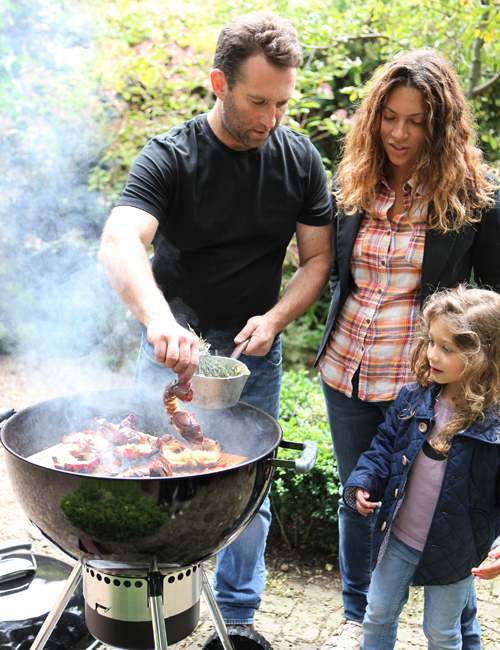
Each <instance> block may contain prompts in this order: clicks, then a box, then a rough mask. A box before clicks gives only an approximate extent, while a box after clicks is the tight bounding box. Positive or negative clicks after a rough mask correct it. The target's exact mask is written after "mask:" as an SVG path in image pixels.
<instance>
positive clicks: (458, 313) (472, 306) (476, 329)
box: [411, 285, 500, 451]
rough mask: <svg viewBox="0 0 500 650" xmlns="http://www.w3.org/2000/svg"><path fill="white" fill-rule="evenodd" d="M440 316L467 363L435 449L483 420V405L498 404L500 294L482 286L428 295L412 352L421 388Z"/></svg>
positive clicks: (427, 380)
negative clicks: (451, 414)
mask: <svg viewBox="0 0 500 650" xmlns="http://www.w3.org/2000/svg"><path fill="white" fill-rule="evenodd" d="M436 319H439V320H440V321H441V322H442V323H443V324H444V325H445V326H446V327H447V328H449V330H450V334H451V335H452V342H453V344H454V345H455V347H456V348H457V350H458V351H459V354H460V356H461V357H462V359H463V360H464V362H465V369H464V372H463V374H462V388H463V390H462V391H461V393H460V394H459V395H457V396H456V397H455V398H454V401H453V406H454V408H455V410H456V417H455V418H453V419H452V420H451V421H450V422H449V423H448V424H447V425H446V426H445V427H443V429H442V430H441V432H440V434H439V439H438V443H437V445H436V446H437V447H438V448H440V449H441V450H443V451H446V450H447V449H448V448H449V446H450V443H451V439H452V438H453V436H454V435H455V434H456V433H457V432H458V431H463V430H465V429H469V428H470V427H471V426H472V425H473V423H474V422H480V423H481V422H483V420H484V413H485V411H486V410H487V409H495V410H498V407H499V403H500V295H498V294H497V293H495V292H494V291H488V290H486V289H468V288H467V286H466V285H460V286H458V287H457V288H456V289H448V290H446V291H438V292H436V293H434V294H432V295H431V296H430V297H429V298H428V299H427V301H426V302H425V305H424V310H423V313H422V317H421V322H420V328H419V331H418V333H417V336H416V339H415V342H414V345H413V349H412V353H411V369H412V372H413V375H414V377H415V379H416V381H417V383H418V385H419V386H420V387H421V388H428V387H429V386H430V385H431V384H433V383H434V380H433V379H432V375H431V371H430V365H429V360H428V358H427V347H428V344H429V330H430V326H431V323H432V322H433V321H435V320H436Z"/></svg>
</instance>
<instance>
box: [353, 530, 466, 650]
mask: <svg viewBox="0 0 500 650" xmlns="http://www.w3.org/2000/svg"><path fill="white" fill-rule="evenodd" d="M421 554H422V553H421V552H420V551H417V550H416V549H414V548H412V547H411V546H408V545H407V544H405V543H404V542H402V541H401V540H400V539H399V538H398V537H396V535H394V533H391V537H390V540H389V544H388V545H387V549H386V551H385V554H384V557H383V558H382V560H381V561H380V562H379V564H378V565H377V568H376V569H375V571H374V572H373V575H372V580H371V583H370V589H369V591H368V605H367V608H366V615H365V619H364V621H363V639H362V641H361V647H360V650H392V648H394V645H395V643H396V636H397V631H398V620H399V615H400V614H401V611H402V609H403V607H404V605H405V603H406V601H407V600H408V595H409V590H410V584H411V581H412V579H413V575H414V573H415V569H416V567H417V564H418V562H419V560H420V556H421ZM473 589H474V576H472V575H470V576H469V577H468V578H465V580H461V581H460V582H455V583H454V584H451V585H431V586H427V587H424V634H425V636H426V638H427V641H428V650H462V633H461V629H460V617H461V614H462V610H463V609H464V607H465V606H466V604H467V602H468V600H469V596H470V594H471V590H473Z"/></svg>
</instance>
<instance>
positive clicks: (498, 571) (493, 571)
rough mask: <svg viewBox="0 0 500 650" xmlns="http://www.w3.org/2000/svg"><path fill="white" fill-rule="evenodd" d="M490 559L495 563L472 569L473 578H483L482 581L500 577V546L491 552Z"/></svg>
mask: <svg viewBox="0 0 500 650" xmlns="http://www.w3.org/2000/svg"><path fill="white" fill-rule="evenodd" d="M488 557H489V558H490V559H491V560H493V562H488V564H481V566H480V567H475V568H474V569H472V575H473V576H476V577H477V578H481V580H493V578H496V577H497V576H499V575H500V546H496V547H495V548H494V549H493V550H492V551H490V552H489V553H488Z"/></svg>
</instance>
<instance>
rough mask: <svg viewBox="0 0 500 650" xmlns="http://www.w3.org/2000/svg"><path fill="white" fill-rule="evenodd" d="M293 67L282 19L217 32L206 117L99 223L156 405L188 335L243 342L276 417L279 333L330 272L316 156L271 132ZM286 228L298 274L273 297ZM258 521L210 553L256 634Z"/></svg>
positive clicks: (263, 517) (191, 347)
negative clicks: (137, 326) (138, 332)
mask: <svg viewBox="0 0 500 650" xmlns="http://www.w3.org/2000/svg"><path fill="white" fill-rule="evenodd" d="M301 60H302V51H301V47H300V44H299V42H298V38H297V33H296V31H295V29H294V28H293V26H292V25H291V23H290V22H289V21H287V20H284V19H282V18H280V17H278V16H276V15H274V14H272V13H268V12H257V13H255V14H249V15H246V16H242V17H240V18H237V19H236V20H234V21H233V22H232V23H230V24H229V25H227V26H226V27H225V28H224V29H223V30H222V32H221V34H220V36H219V39H218V42H217V48H216V52H215V58H214V70H212V72H211V73H210V80H211V84H212V88H213V91H214V93H215V96H216V101H215V105H214V107H213V109H212V110H211V111H210V112H209V113H208V114H206V115H200V116H197V117H195V118H194V119H192V120H189V121H188V122H185V123H184V124H182V125H180V126H178V127H175V128H173V129H171V130H170V131H168V132H167V133H165V134H163V135H160V136H157V137H156V138H153V140H151V141H150V142H149V143H148V144H147V145H146V147H145V148H144V150H143V151H142V152H141V154H140V155H139V156H138V158H137V160H136V162H135V163H134V165H133V166H132V169H131V172H130V176H129V180H128V183H127V186H126V188H125V190H124V192H123V195H122V197H121V198H120V199H119V201H118V203H117V206H116V207H115V208H114V210H113V212H112V213H111V216H110V217H109V220H108V222H107V224H106V227H105V229H104V232H103V236H102V244H101V250H100V254H99V259H100V260H101V262H102V263H103V264H104V267H105V269H106V272H107V274H108V277H109V279H110V282H111V284H112V286H113V288H114V290H115V291H116V293H117V295H118V296H119V297H120V298H121V300H122V301H123V302H124V303H125V304H126V305H127V306H128V307H129V309H130V310H131V311H132V312H133V313H134V314H135V316H136V317H137V318H138V319H139V320H140V321H141V323H142V324H143V325H144V333H143V337H142V346H141V352H140V355H139V360H138V364H137V370H136V382H137V384H138V385H139V387H142V388H143V387H146V386H148V387H151V388H148V390H150V391H151V390H156V391H158V398H159V399H160V391H161V390H162V389H163V388H164V386H165V385H166V384H167V383H168V382H169V381H171V379H172V378H174V375H173V373H176V374H177V375H178V376H179V378H180V379H181V380H182V381H187V380H189V379H190V378H191V376H192V375H193V373H194V371H195V369H196V367H197V364H198V358H199V350H198V337H197V336H195V335H194V334H193V333H191V332H190V331H189V330H188V329H187V327H188V326H190V327H191V328H193V329H194V331H195V332H196V333H197V334H199V335H202V336H203V338H204V339H206V340H208V342H209V343H210V344H211V347H212V349H213V350H217V351H218V353H219V354H223V355H229V354H230V353H231V352H232V350H233V349H234V347H235V346H236V345H237V344H239V343H240V342H242V341H245V340H248V341H249V342H248V346H247V348H246V350H245V355H246V356H244V357H242V359H244V361H245V363H246V364H247V365H248V367H249V369H250V371H251V375H250V377H249V379H248V381H247V384H246V386H245V390H244V392H243V394H242V396H241V400H242V401H244V402H246V403H248V404H251V405H253V406H256V407H258V408H260V409H262V410H264V411H266V412H267V413H269V414H270V415H271V416H273V417H274V418H275V419H277V418H278V412H279V391H280V382H281V342H280V339H279V333H280V332H281V330H283V328H284V327H286V325H288V323H290V322H291V321H292V320H294V319H295V318H296V317H297V316H299V315H300V314H302V313H303V312H304V311H305V310H306V309H307V308H308V307H309V306H310V305H311V304H313V302H314V301H315V300H316V299H317V298H318V296H319V295H320V293H321V291H322V290H323V288H324V286H325V285H326V283H327V281H328V277H329V273H330V267H331V225H330V221H331V204H330V198H329V195H328V191H327V184H326V176H325V171H324V168H323V165H322V163H321V159H320V156H319V154H318V152H317V151H316V149H315V148H314V147H313V146H312V145H311V143H310V141H309V140H308V138H306V137H304V136H303V135H300V134H299V133H296V132H294V131H291V130H290V129H286V128H284V127H282V126H280V121H281V119H282V117H283V114H284V112H285V110H286V107H287V104H288V101H289V99H290V97H291V96H292V93H293V91H294V87H295V78H296V73H297V68H298V67H299V65H300V63H301ZM294 233H295V234H296V237H297V244H298V251H299V265H298V269H297V271H296V273H295V274H294V276H293V278H292V279H291V281H290V282H289V283H288V285H287V287H286V289H285V291H284V293H283V295H282V297H281V299H280V298H279V291H280V283H281V272H282V264H283V259H284V256H285V253H286V248H287V245H288V243H289V242H290V239H291V238H292V236H293V235H294ZM151 244H153V247H154V257H153V261H152V265H150V262H149V259H148V254H147V250H148V248H149V246H150V245H151ZM270 519H271V515H270V508H269V500H268V499H266V501H265V503H264V504H263V506H262V508H261V509H260V511H259V513H258V515H257V516H256V517H255V518H254V519H253V521H252V523H251V524H250V525H249V526H248V528H247V529H246V530H245V531H244V532H243V533H242V534H241V535H240V536H239V537H238V538H237V539H236V540H235V541H234V542H233V543H232V544H231V545H230V546H229V547H227V548H226V549H224V550H223V551H221V553H219V555H218V558H217V567H216V573H215V578H214V586H215V595H216V599H217V602H218V604H219V607H220V608H221V611H222V614H223V617H224V620H225V622H226V624H228V625H242V626H246V627H250V628H251V629H254V614H255V611H256V610H257V609H258V607H259V604H260V593H261V592H262V590H263V589H264V586H265V564H264V550H265V543H266V538H267V533H268V529H269V524H270Z"/></svg>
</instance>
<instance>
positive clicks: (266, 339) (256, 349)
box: [234, 316, 278, 357]
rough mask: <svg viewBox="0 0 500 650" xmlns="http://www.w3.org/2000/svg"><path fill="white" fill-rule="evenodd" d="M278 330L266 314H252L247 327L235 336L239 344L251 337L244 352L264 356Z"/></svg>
mask: <svg viewBox="0 0 500 650" xmlns="http://www.w3.org/2000/svg"><path fill="white" fill-rule="evenodd" d="M276 334H278V332H277V331H276V329H275V328H274V327H273V325H272V324H271V323H270V321H269V319H267V318H266V317H265V316H252V318H250V319H249V320H248V321H247V324H246V325H245V327H244V328H243V329H242V330H241V332H240V333H239V334H237V335H236V336H235V338H234V342H235V343H236V344H237V345H239V344H240V343H243V341H246V340H247V339H250V341H249V343H248V345H247V347H246V349H245V351H244V352H243V354H247V355H248V356H253V357H264V356H265V355H266V354H267V353H268V352H269V350H270V349H271V346H272V344H273V342H274V339H275V338H276Z"/></svg>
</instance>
